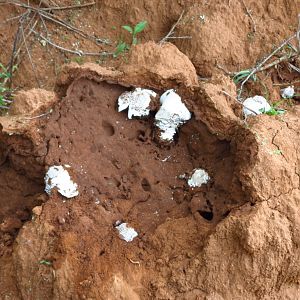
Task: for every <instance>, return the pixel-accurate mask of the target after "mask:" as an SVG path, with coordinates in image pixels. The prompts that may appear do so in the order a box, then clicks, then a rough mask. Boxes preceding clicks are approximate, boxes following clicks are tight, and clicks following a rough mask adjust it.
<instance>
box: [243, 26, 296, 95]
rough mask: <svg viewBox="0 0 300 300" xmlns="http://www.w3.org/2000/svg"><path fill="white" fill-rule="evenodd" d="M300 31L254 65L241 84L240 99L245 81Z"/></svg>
mask: <svg viewBox="0 0 300 300" xmlns="http://www.w3.org/2000/svg"><path fill="white" fill-rule="evenodd" d="M297 35H298V32H297V33H295V34H293V35H292V36H290V37H289V38H288V39H286V40H284V41H283V42H282V43H281V44H280V46H279V47H278V48H276V49H275V50H274V51H273V52H272V53H271V54H270V55H268V56H267V57H266V58H265V59H264V60H263V61H262V62H261V63H259V64H258V65H257V66H256V67H254V68H253V69H252V71H251V72H250V73H249V75H248V76H247V77H246V78H245V80H244V81H243V82H242V84H241V86H240V90H239V93H238V100H240V99H241V95H242V92H243V87H244V85H245V83H246V82H247V81H248V80H249V79H250V78H251V77H252V76H253V75H254V74H255V73H257V72H258V71H259V70H260V69H261V68H262V66H263V65H264V64H265V63H266V62H267V61H268V60H269V59H270V58H271V57H273V56H274V55H275V54H276V53H277V52H278V51H280V50H281V49H282V48H283V47H284V46H285V45H286V44H288V43H289V42H290V41H291V40H292V39H294V38H295V37H297Z"/></svg>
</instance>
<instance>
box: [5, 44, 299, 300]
mask: <svg viewBox="0 0 300 300" xmlns="http://www.w3.org/2000/svg"><path fill="white" fill-rule="evenodd" d="M165 49H167V50H166V53H168V48H165ZM149 62H150V64H152V61H151V59H150V60H149ZM66 70H67V71H65V73H63V75H62V78H61V80H60V81H59V82H60V84H59V85H58V87H57V91H58V92H59V94H60V95H65V97H63V98H62V100H60V101H59V102H57V103H56V104H55V106H54V107H53V111H52V113H50V114H48V115H43V116H42V117H41V118H37V119H33V120H27V122H26V123H25V125H24V127H26V128H27V129H26V130H24V131H23V132H25V133H26V134H25V133H24V134H25V135H24V137H22V136H16V135H14V134H13V135H11V132H10V135H9V134H7V133H5V132H3V133H2V135H3V139H2V141H3V142H2V143H3V145H2V149H3V151H5V153H6V154H5V156H4V154H3V157H5V160H4V161H5V162H6V163H5V164H4V165H2V167H1V170H2V172H5V170H7V172H15V173H16V174H18V175H15V176H17V177H16V178H18V176H21V174H26V178H29V179H30V178H31V179H30V180H34V182H35V181H37V182H40V183H39V184H38V185H37V186H36V190H34V188H32V189H31V188H30V184H28V183H27V182H24V183H23V185H22V186H26V187H27V188H29V189H31V190H30V195H31V198H30V199H32V201H33V202H28V203H27V204H24V205H25V210H26V209H27V210H28V209H30V208H32V205H33V203H35V205H36V204H38V205H39V203H42V202H43V201H45V198H44V197H42V198H41V196H40V193H41V192H42V190H41V189H42V182H41V181H42V179H43V174H44V172H45V170H46V169H47V167H49V166H52V165H69V166H70V167H71V169H70V170H71V173H72V178H73V179H74V181H75V182H76V183H78V186H79V193H80V195H79V196H78V197H76V198H75V199H73V200H67V201H66V200H64V198H63V197H62V196H60V195H59V194H58V193H53V194H52V195H51V196H50V197H49V199H48V201H47V202H46V203H45V204H43V206H42V207H36V208H35V209H34V215H33V221H31V222H29V223H27V224H26V225H25V226H23V228H22V229H21V231H20V232H19V234H18V237H17V240H16V243H15V246H14V252H13V262H14V266H15V268H14V270H16V273H15V275H16V281H17V283H18V289H19V291H20V294H21V295H22V297H23V298H24V299H60V298H64V299H120V297H123V298H124V299H153V298H155V299H166V298H167V299H176V298H180V299H197V298H198V299H204V298H205V297H207V298H208V299H216V298H217V297H219V299H229V298H231V297H234V298H236V299H245V298H247V299H258V298H259V299H262V298H264V297H268V296H270V295H273V294H274V296H272V297H274V299H277V298H276V293H277V292H278V291H280V293H281V294H282V295H287V293H292V294H293V293H296V291H297V286H296V284H297V278H298V276H299V270H298V263H297V262H298V259H297V257H298V254H297V253H298V252H297V248H298V246H297V245H298V238H297V230H298V227H299V226H297V217H296V216H297V214H298V210H297V207H298V203H297V201H298V200H297V199H298V198H299V196H298V194H299V175H297V174H298V173H297V172H298V171H297V170H298V168H299V156H298V155H297V153H298V152H299V145H298V144H297V143H296V141H297V140H299V121H298V118H297V115H298V110H297V109H295V111H294V112H290V113H289V114H286V115H285V116H284V117H283V118H281V119H276V118H275V117H270V116H261V117H257V118H253V119H252V120H251V122H250V123H249V126H248V127H247V126H246V127H245V126H244V124H243V122H242V121H241V119H240V118H239V116H240V109H241V108H240V107H239V106H238V105H237V103H236V102H234V101H233V100H231V99H230V98H228V97H226V96H225V95H224V94H223V93H222V92H221V91H222V89H223V88H224V87H226V89H227V90H228V91H229V92H230V93H235V87H234V85H232V84H231V83H230V82H229V81H228V79H226V78H225V77H222V76H221V77H217V78H215V79H214V80H213V81H212V82H210V83H206V84H203V85H200V86H198V87H197V86H194V87H193V88H192V89H191V88H188V87H186V86H184V85H181V84H178V85H177V90H178V93H179V94H180V95H181V96H182V97H183V99H184V101H185V103H186V104H187V106H188V108H189V109H190V110H191V111H192V112H193V114H194V117H193V119H192V120H191V121H189V122H188V123H187V124H186V125H184V126H183V127H182V128H181V130H180V132H179V135H178V136H177V138H176V141H175V143H173V144H171V145H169V146H167V147H166V146H161V145H160V144H157V142H155V141H153V116H150V118H149V119H146V120H128V119H127V117H126V113H118V112H117V111H116V107H115V106H116V100H117V98H118V96H119V95H120V94H121V93H122V92H124V91H125V90H128V88H126V87H124V85H125V86H126V85H129V82H131V78H130V76H129V74H130V73H129V72H128V73H127V74H128V76H127V77H126V78H125V77H123V76H124V75H123V73H122V72H116V71H110V70H106V69H103V68H101V67H97V66H94V65H91V64H90V65H86V66H84V67H83V68H80V67H77V66H69V67H68V68H67V69H66ZM138 70H143V72H142V73H139V74H140V80H141V84H142V83H143V82H147V87H150V88H151V87H154V88H157V85H158V83H157V79H154V80H153V81H152V78H153V70H151V69H150V68H145V67H144V66H141V67H140V69H138ZM174 70H175V74H176V72H177V67H176V66H175V67H174ZM188 70H189V69H188ZM188 72H190V71H188ZM159 74H160V73H159V70H158V78H159ZM169 74H170V75H168V76H167V75H166V78H165V80H164V81H163V82H161V88H160V92H162V91H163V90H164V89H165V88H168V87H170V84H172V83H173V84H174V76H173V74H172V70H171V71H170V73H169ZM184 76H185V75H183V76H181V77H180V78H189V76H188V75H187V76H185V77H184ZM124 78H125V79H124ZM137 78H138V77H136V75H135V74H133V80H135V82H136V84H138V82H137ZM105 81H108V82H110V83H107V82H105ZM112 82H114V83H112ZM185 82H186V81H185ZM116 83H118V84H116ZM174 87H176V86H174ZM49 103H50V102H49ZM34 107H35V106H34ZM48 110H49V108H47V111H48ZM6 118H9V117H6ZM266 124H268V126H266ZM30 132H31V133H30ZM33 132H34V133H33ZM8 145H10V146H9V147H8ZM26 145H27V146H26ZM7 149H9V150H7ZM21 149H22V151H21ZM291 149H292V150H291ZM279 150H280V151H279ZM3 153H4V152H3ZM25 153H26V155H25ZM293 153H294V154H293ZM28 161H30V163H28ZM266 166H267V167H266ZM195 168H204V169H205V170H207V172H208V173H209V175H210V176H211V178H212V179H211V181H210V182H209V183H208V185H207V186H203V187H201V188H196V189H191V188H190V187H188V185H187V181H186V179H184V177H182V176H181V175H182V174H186V175H185V176H190V175H191V172H192V171H193V169H195ZM4 174H5V176H6V173H4ZM19 174H20V175H19ZM270 177H272V178H273V182H270V181H269V178H270ZM22 178H23V177H22ZM283 179H284V180H283ZM26 180H28V179H26ZM34 186H35V185H34ZM2 191H3V194H6V190H1V193H2ZM16 192H17V191H16ZM18 193H19V192H18ZM24 193H26V191H25V190H24V191H23V190H22V193H21V195H22V196H23V197H24ZM17 201H20V200H17ZM38 201H40V202H38ZM6 202H7V200H6ZM18 208H19V207H18ZM16 209H17V207H14V206H13V205H12V206H11V207H10V212H14V214H10V215H9V216H10V218H7V219H6V220H4V221H3V222H2V224H1V230H2V232H3V234H4V235H5V234H11V235H12V238H13V234H15V233H16V230H17V229H18V228H20V227H21V226H22V223H21V224H20V223H18V220H20V221H21V222H22V219H20V217H19V218H18V217H16V216H18V213H17V212H16ZM3 214H5V212H3ZM6 217H8V216H7V215H6ZM27 218H28V215H27ZM25 219H26V218H24V220H25ZM20 221H19V222H20ZM116 221H122V222H127V223H129V224H130V226H132V227H133V228H135V229H136V230H137V232H138V234H139V236H138V238H136V239H135V240H134V241H133V242H132V243H126V242H125V241H123V240H121V239H120V237H119V236H118V233H117V231H116V229H115V227H114V224H115V223H116ZM9 224H10V225H9ZM5 228H10V230H12V231H13V232H11V231H5ZM7 246H8V245H6V247H7ZM3 249H4V248H3ZM241 274H243V275H242V276H241ZM28 278H30V280H28ZM2 282H3V280H2ZM236 287H238V288H236ZM295 295H296V294H295ZM270 297H271V296H270Z"/></svg>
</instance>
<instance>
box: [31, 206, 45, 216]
mask: <svg viewBox="0 0 300 300" xmlns="http://www.w3.org/2000/svg"><path fill="white" fill-rule="evenodd" d="M42 211H43V207H42V206H36V207H34V208H33V209H32V212H33V213H34V214H35V215H36V216H40V215H41V214H42Z"/></svg>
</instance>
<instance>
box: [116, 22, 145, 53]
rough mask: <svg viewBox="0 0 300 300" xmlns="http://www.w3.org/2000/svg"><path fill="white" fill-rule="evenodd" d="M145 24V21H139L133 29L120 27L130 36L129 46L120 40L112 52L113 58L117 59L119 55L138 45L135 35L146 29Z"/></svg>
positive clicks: (126, 26) (125, 26) (127, 26)
mask: <svg viewBox="0 0 300 300" xmlns="http://www.w3.org/2000/svg"><path fill="white" fill-rule="evenodd" d="M147 24H148V23H147V21H141V22H139V23H137V24H136V25H135V26H134V27H131V26H130V25H124V26H122V28H123V29H124V30H126V31H128V32H129V33H130V34H131V44H130V45H129V44H127V43H126V42H124V41H123V39H121V40H120V41H119V43H118V45H117V48H116V50H115V52H114V57H117V56H118V55H119V54H121V53H123V52H125V51H127V50H129V49H130V47H131V46H132V45H136V44H137V43H138V38H137V35H138V34H139V33H140V32H142V31H143V30H144V29H145V28H146V26H147Z"/></svg>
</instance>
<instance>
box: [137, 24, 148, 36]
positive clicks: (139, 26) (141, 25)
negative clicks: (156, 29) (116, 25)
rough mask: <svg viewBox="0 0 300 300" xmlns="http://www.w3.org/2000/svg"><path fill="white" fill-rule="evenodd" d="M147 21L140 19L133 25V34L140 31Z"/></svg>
mask: <svg viewBox="0 0 300 300" xmlns="http://www.w3.org/2000/svg"><path fill="white" fill-rule="evenodd" d="M147 24H148V22H147V21H142V22H140V23H138V24H136V25H135V27H134V31H133V35H136V34H137V33H139V32H142V31H143V30H144V29H145V27H146V26H147Z"/></svg>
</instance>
